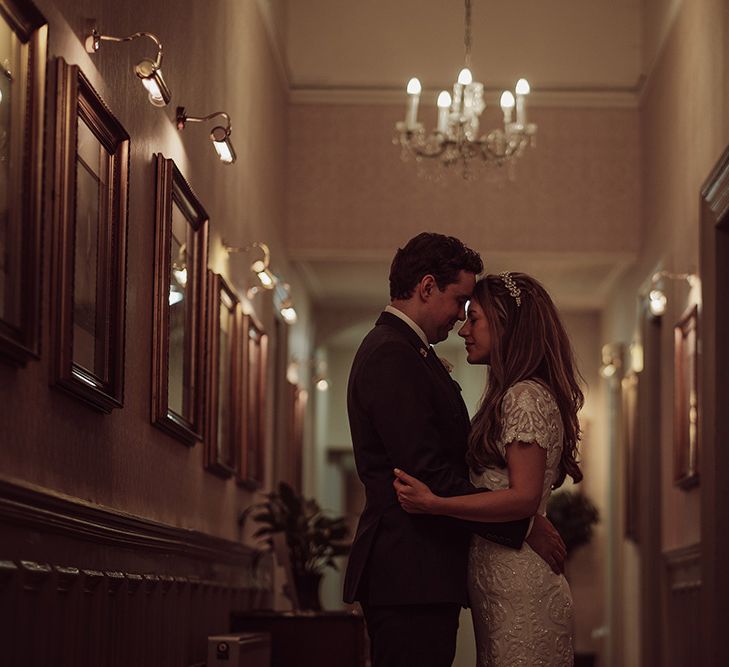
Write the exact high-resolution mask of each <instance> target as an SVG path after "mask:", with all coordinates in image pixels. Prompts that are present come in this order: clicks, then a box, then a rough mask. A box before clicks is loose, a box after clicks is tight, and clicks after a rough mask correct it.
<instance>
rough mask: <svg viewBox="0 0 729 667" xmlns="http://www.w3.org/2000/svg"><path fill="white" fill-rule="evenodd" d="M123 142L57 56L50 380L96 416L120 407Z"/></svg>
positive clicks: (110, 118) (95, 98) (84, 83)
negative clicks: (84, 404) (94, 412)
mask: <svg viewBox="0 0 729 667" xmlns="http://www.w3.org/2000/svg"><path fill="white" fill-rule="evenodd" d="M129 144H130V139H129V135H128V134H127V132H126V130H124V128H123V127H122V125H121V123H119V121H118V120H117V119H116V118H115V117H114V115H113V114H112V113H111V111H110V110H109V109H108V108H107V106H106V105H105V104H104V101H103V100H102V99H101V97H100V96H99V94H98V93H97V92H96V91H95V90H94V89H93V87H92V86H91V84H90V82H89V80H88V79H87V78H86V77H85V76H84V74H83V72H82V71H81V70H80V69H79V67H78V66H76V65H68V64H67V63H66V62H65V61H64V60H63V59H62V58H57V59H56V124H55V155H54V157H55V164H54V190H55V197H54V203H53V253H52V266H51V276H52V280H51V285H52V287H51V319H52V322H51V324H52V330H53V341H54V347H53V359H52V363H51V376H52V377H51V381H52V384H53V385H54V386H56V387H58V388H60V389H63V390H64V391H66V392H67V393H70V394H72V395H73V396H76V397H77V398H79V399H81V400H82V401H84V402H85V403H87V404H88V405H90V406H91V407H93V408H95V409H97V410H99V411H101V412H111V410H112V409H113V408H119V407H121V406H122V404H123V399H124V326H125V306H126V239H127V222H128V220H127V218H128V210H127V198H128V187H129Z"/></svg>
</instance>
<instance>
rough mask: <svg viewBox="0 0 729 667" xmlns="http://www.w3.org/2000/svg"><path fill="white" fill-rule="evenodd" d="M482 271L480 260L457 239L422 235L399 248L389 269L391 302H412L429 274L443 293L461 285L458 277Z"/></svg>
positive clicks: (431, 233)
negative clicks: (456, 284) (420, 284)
mask: <svg viewBox="0 0 729 667" xmlns="http://www.w3.org/2000/svg"><path fill="white" fill-rule="evenodd" d="M461 271H468V272H469V273H474V274H476V275H478V274H479V273H481V271H483V262H482V261H481V256H480V255H479V254H478V253H477V252H476V251H475V250H471V248H469V247H467V246H466V245H464V244H463V242H462V241H460V240H459V239H457V238H456V237H455V236H445V235H443V234H435V233H433V232H422V233H421V234H418V235H417V236H415V237H413V238H412V239H410V240H409V241H408V242H407V243H406V244H405V247H404V248H398V251H397V252H396V253H395V258H394V259H393V260H392V265H391V266H390V298H391V299H409V298H410V297H411V296H412V295H413V292H414V291H415V286H416V285H417V284H418V283H419V282H420V281H421V280H422V279H423V276H427V275H428V274H430V275H432V276H433V278H435V282H436V284H437V285H438V289H440V290H441V291H443V290H444V289H445V288H446V287H447V286H448V285H450V284H451V283H455V282H457V281H458V274H459V273H460V272H461Z"/></svg>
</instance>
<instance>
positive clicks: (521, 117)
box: [516, 79, 530, 127]
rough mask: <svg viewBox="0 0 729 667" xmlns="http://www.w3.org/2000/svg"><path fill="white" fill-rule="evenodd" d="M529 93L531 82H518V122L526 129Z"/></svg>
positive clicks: (523, 80) (524, 80)
mask: <svg viewBox="0 0 729 667" xmlns="http://www.w3.org/2000/svg"><path fill="white" fill-rule="evenodd" d="M529 91H530V88H529V82H528V81H527V80H526V79H519V80H518V81H517V82H516V122H517V123H518V124H519V125H521V126H522V127H526V96H527V95H528V94H529Z"/></svg>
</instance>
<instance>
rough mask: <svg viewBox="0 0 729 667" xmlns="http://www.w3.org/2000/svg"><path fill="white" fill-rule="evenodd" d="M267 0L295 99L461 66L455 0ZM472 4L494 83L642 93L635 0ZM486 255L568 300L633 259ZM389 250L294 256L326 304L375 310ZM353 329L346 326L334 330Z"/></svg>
mask: <svg viewBox="0 0 729 667" xmlns="http://www.w3.org/2000/svg"><path fill="white" fill-rule="evenodd" d="M260 1H261V2H262V3H263V4H264V5H268V6H269V12H271V11H272V12H273V15H274V20H275V22H277V23H278V25H277V27H276V37H277V41H278V42H279V46H280V52H281V59H282V66H283V68H284V70H285V72H286V77H287V79H288V82H289V88H290V91H291V101H292V103H294V104H297V103H306V104H312V103H314V104H316V103H331V101H332V99H334V100H335V103H336V100H337V99H339V100H341V99H342V98H341V94H342V93H344V94H349V95H350V96H351V95H352V94H353V93H354V94H355V97H354V98H353V99H355V101H357V100H358V101H359V102H361V103H364V104H371V103H383V102H385V103H387V102H392V103H396V104H397V103H400V102H401V101H402V100H403V99H404V92H403V91H404V87H405V84H406V82H407V80H408V79H409V78H410V77H411V76H418V77H419V78H420V80H421V81H422V83H423V86H424V88H425V90H426V91H430V92H431V93H432V92H434V91H437V90H438V89H440V88H445V87H450V86H451V85H452V82H453V80H454V79H455V77H456V76H457V73H458V71H459V70H460V68H461V67H462V66H463V55H464V49H463V30H464V4H463V2H461V1H460V0H398V1H397V2H394V1H392V0H367V1H366V2H362V0H357V1H355V0H278V1H277V0H260ZM472 5H473V10H472V43H473V47H472V67H471V69H472V71H473V72H474V76H475V78H476V79H477V80H480V81H482V82H484V84H485V87H486V88H487V89H492V90H493V89H499V88H503V87H512V86H513V83H514V81H515V80H516V79H517V78H519V77H522V76H525V77H527V78H528V79H529V81H530V83H531V85H532V90H533V92H534V93H535V96H538V95H539V94H543V95H544V96H545V97H544V98H543V99H546V98H547V97H548V96H550V95H551V97H550V100H551V104H553V105H554V104H556V105H557V106H559V105H560V104H565V105H566V104H571V103H572V101H573V100H574V99H575V95H580V94H586V95H589V94H595V93H600V94H607V95H608V96H609V95H615V96H616V97H615V99H616V100H617V99H618V96H620V95H630V96H632V98H634V99H637V92H638V91H639V89H640V85H641V81H642V78H643V68H642V60H643V58H642V55H641V1H640V0H590V1H589V2H585V1H584V0H549V1H546V0H510V1H509V2H506V1H504V0H500V1H498V2H497V1H496V0H473V2H472ZM337 94H339V95H340V97H339V98H336V95H337ZM332 95H334V96H335V97H334V98H332V97H331V96H332ZM555 96H556V98H555ZM560 96H563V97H562V98H560ZM351 99H352V98H351V97H350V99H349V100H348V101H351ZM623 99H624V98H623ZM555 100H556V101H555ZM560 100H561V101H560ZM535 101H536V100H535ZM609 104H610V102H609V100H608V105H609ZM394 250H395V248H393V251H394ZM483 256H484V259H485V260H486V268H487V271H490V272H499V271H502V270H506V269H512V270H513V269H517V268H518V269H521V270H525V271H528V272H529V273H531V274H533V275H534V276H535V277H537V278H538V279H540V280H541V281H542V282H543V283H544V284H545V286H546V287H547V288H548V289H549V290H550V291H551V293H552V294H553V295H554V297H555V301H557V303H558V305H559V306H560V307H561V308H563V309H569V310H596V309H599V308H600V307H602V306H603V305H604V301H605V297H606V295H607V294H608V292H609V291H610V289H611V288H612V287H613V285H614V284H615V281H616V280H617V278H618V277H619V276H620V274H621V273H622V272H623V271H624V270H625V269H626V267H627V266H628V265H629V263H630V262H631V257H630V256H627V255H626V256H625V257H616V255H615V253H612V254H609V255H608V254H605V255H604V256H602V255H600V253H592V254H584V253H551V254H548V253H534V252H524V253H498V252H496V253H494V252H491V253H488V252H486V253H483ZM294 259H296V258H295V257H294ZM389 260H390V257H384V256H383V257H379V258H376V259H367V260H362V259H359V260H358V259H356V258H349V257H336V258H331V257H328V258H327V257H322V258H311V257H308V258H299V259H298V261H296V262H295V263H296V265H297V266H298V268H299V269H300V271H301V273H302V276H303V279H304V282H305V283H306V285H307V287H308V289H309V291H310V293H311V295H312V299H313V302H314V304H315V307H316V308H317V309H318V311H319V312H321V311H322V310H326V309H329V310H332V311H337V310H339V311H342V310H343V309H344V310H346V309H348V308H350V309H352V308H354V309H356V308H360V309H362V312H367V313H369V312H370V311H372V310H376V309H379V308H381V307H382V305H383V304H384V303H386V302H387V297H388V291H387V275H388V271H389ZM368 317H369V315H368ZM345 329H346V327H345ZM350 329H351V327H350ZM347 335H348V334H347V333H346V332H345V331H342V332H341V334H340V338H342V337H343V338H342V340H341V341H339V342H340V343H345V342H346V336H347ZM354 335H355V338H356V337H357V336H359V335H360V333H359V332H356V333H355V334H354Z"/></svg>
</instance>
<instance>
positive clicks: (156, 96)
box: [84, 28, 172, 107]
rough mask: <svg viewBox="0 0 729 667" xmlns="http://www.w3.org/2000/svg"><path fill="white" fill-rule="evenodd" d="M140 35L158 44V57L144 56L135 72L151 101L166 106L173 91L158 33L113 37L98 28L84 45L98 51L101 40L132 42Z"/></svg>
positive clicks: (93, 30) (136, 33)
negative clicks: (103, 33) (168, 78)
mask: <svg viewBox="0 0 729 667" xmlns="http://www.w3.org/2000/svg"><path fill="white" fill-rule="evenodd" d="M139 37H148V38H149V39H151V40H152V41H153V42H154V43H155V44H156V45H157V57H156V58H155V59H154V60H152V59H150V58H144V59H143V60H141V61H140V62H139V63H138V64H137V65H135V67H134V73H135V74H136V75H137V76H138V77H139V78H140V79H141V81H142V85H143V86H144V87H145V89H146V90H147V93H148V94H149V101H150V103H151V104H153V105H154V106H156V107H164V106H167V105H168V104H169V103H170V100H171V99H172V93H171V92H170V89H169V87H168V86H167V83H166V82H165V79H164V76H163V75H162V44H161V42H160V41H159V39H158V38H157V36H156V35H154V34H152V33H151V32H135V33H134V34H133V35H129V36H128V37H112V36H111V35H101V34H99V32H98V30H97V29H96V28H93V29H92V30H91V33H90V34H88V35H87V36H86V41H85V42H84V45H85V47H86V51H87V52H88V53H96V52H97V51H98V50H99V48H100V47H101V42H131V41H132V40H133V39H138V38H139Z"/></svg>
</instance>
